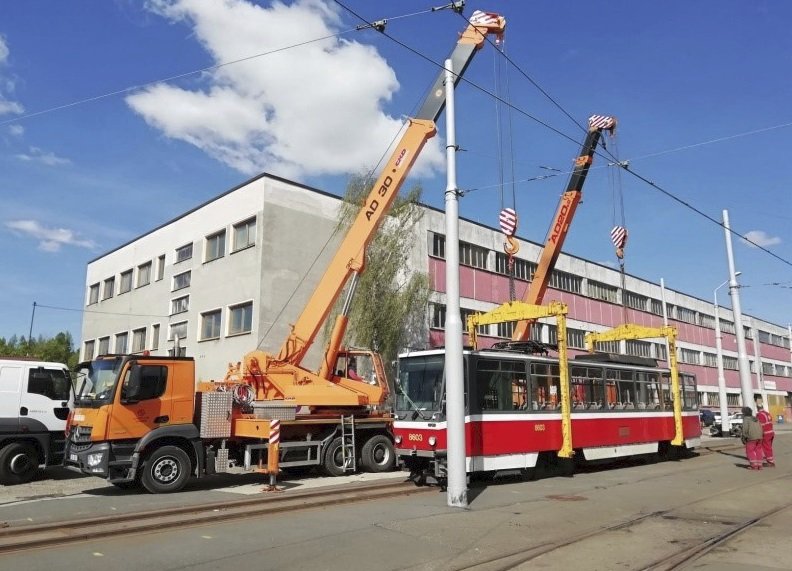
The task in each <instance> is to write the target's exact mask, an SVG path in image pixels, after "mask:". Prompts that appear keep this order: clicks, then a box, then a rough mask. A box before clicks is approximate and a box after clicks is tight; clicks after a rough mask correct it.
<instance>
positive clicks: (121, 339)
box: [115, 332, 129, 355]
mask: <svg viewBox="0 0 792 571" xmlns="http://www.w3.org/2000/svg"><path fill="white" fill-rule="evenodd" d="M128 340H129V333H126V332H125V333H117V334H116V338H115V352H116V353H118V354H119V355H123V354H124V353H126V352H127V341H128Z"/></svg>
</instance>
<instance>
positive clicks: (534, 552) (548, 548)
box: [449, 474, 792, 571]
mask: <svg viewBox="0 0 792 571" xmlns="http://www.w3.org/2000/svg"><path fill="white" fill-rule="evenodd" d="M649 479H652V478H649ZM784 479H787V480H788V479H789V475H788V474H780V475H778V476H776V477H773V478H770V479H768V480H766V482H772V481H776V480H784ZM643 480H647V479H643ZM739 489H741V487H737V486H735V487H731V488H727V489H723V490H720V491H718V492H717V493H714V494H708V495H705V496H702V497H700V498H698V499H697V500H696V502H694V503H703V502H705V501H709V500H712V499H715V498H718V497H721V496H727V495H728V494H730V493H733V492H735V491H737V490H739ZM578 493H585V492H581V491H579V492H578ZM689 506H690V504H687V506H686V507H689ZM681 507H684V506H677V507H672V508H669V509H664V510H657V511H652V512H649V513H645V514H640V515H637V516H634V517H631V518H628V519H624V520H622V521H618V522H615V523H611V524H609V525H605V526H603V527H598V528H596V529H590V530H587V531H584V532H582V533H579V534H575V535H572V536H569V537H566V538H565V539H563V540H561V541H555V542H552V543H546V544H542V545H531V546H528V547H524V548H521V549H516V550H513V551H511V552H509V553H506V554H502V555H498V556H496V557H492V558H487V559H483V560H479V561H475V562H471V563H470V564H465V565H461V566H450V567H449V569H452V570H453V571H511V570H514V569H523V568H526V567H525V566H526V565H528V564H530V563H532V562H536V561H537V560H538V559H540V558H542V557H545V556H548V555H550V554H552V553H554V552H560V551H561V550H563V549H566V548H569V547H573V546H576V545H579V544H582V543H583V542H585V541H588V540H592V539H596V538H600V537H604V536H607V535H608V534H611V533H614V532H619V531H622V530H630V529H631V528H634V527H636V526H638V525H640V524H642V523H644V522H649V521H652V520H659V519H674V520H682V519H685V518H684V517H676V516H674V515H673V512H674V511H675V510H677V509H679V508H681ZM790 508H792V502H788V503H785V504H783V505H781V506H777V507H775V508H773V509H770V510H767V511H765V512H762V513H760V514H758V515H756V516H753V517H750V518H747V519H743V520H740V521H734V522H732V521H727V522H726V523H723V522H721V523H722V525H726V528H727V529H725V530H723V531H721V532H719V533H714V534H710V535H707V536H706V537H704V538H701V539H700V540H698V541H696V542H694V543H693V544H692V545H687V546H686V547H685V548H684V549H678V550H675V551H673V552H672V553H669V554H667V555H665V556H663V557H659V558H656V559H654V560H651V561H647V562H645V563H643V564H642V565H641V566H637V567H635V569H636V570H640V571H672V570H674V569H681V568H683V567H684V565H686V564H687V563H690V562H692V561H695V560H696V559H698V558H700V557H702V556H704V555H706V554H707V553H708V552H710V551H711V550H713V549H715V548H717V547H719V546H721V545H723V544H725V543H727V542H728V541H729V540H730V539H732V538H734V537H736V536H738V535H739V534H741V533H743V532H745V531H746V530H748V529H750V528H751V527H753V526H755V525H757V524H760V523H761V522H763V521H764V520H766V519H768V518H770V517H772V516H774V515H776V514H778V513H780V512H782V511H784V510H786V509H790Z"/></svg>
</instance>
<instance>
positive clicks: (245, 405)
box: [64, 2, 506, 493]
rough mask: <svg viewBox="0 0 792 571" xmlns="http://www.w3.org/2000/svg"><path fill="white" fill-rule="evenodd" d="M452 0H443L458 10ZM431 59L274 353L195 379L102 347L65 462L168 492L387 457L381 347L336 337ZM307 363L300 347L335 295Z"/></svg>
mask: <svg viewBox="0 0 792 571" xmlns="http://www.w3.org/2000/svg"><path fill="white" fill-rule="evenodd" d="M462 5H463V3H462V2H454V3H453V4H452V5H450V6H453V7H454V9H457V8H458V9H460V10H461V7H462ZM505 25H506V21H505V19H504V18H503V17H501V16H499V15H497V14H492V13H485V12H479V11H477V12H474V14H473V15H472V16H471V18H470V21H469V25H468V26H467V28H466V30H465V31H464V32H463V33H462V34H461V35H460V36H459V39H458V41H457V44H456V47H455V49H454V51H453V53H452V55H451V60H452V62H453V69H454V71H455V74H456V75H455V81H454V82H455V83H458V82H459V80H460V78H461V76H462V74H463V73H464V71H465V69H466V68H467V66H468V64H469V63H470V61H471V60H472V58H473V56H474V55H475V53H476V52H477V51H478V50H479V49H480V48H481V47H482V46H483V45H484V43H485V40H486V37H487V35H488V34H497V35H500V34H502V33H503V31H504V28H505ZM444 82H445V70H442V71H441V72H440V73H439V74H438V76H437V78H436V80H435V83H434V86H433V88H432V89H431V90H430V91H429V94H428V95H427V97H426V99H425V100H424V102H423V105H422V106H421V108H420V109H419V112H418V113H417V115H416V117H414V118H412V119H410V120H409V122H408V125H407V128H406V129H405V132H404V134H403V135H402V138H401V140H400V141H399V143H398V144H397V145H396V147H395V150H394V152H393V154H392V155H391V157H390V159H389V160H388V162H387V163H386V164H385V167H384V169H383V171H382V172H381V174H380V175H379V178H378V179H377V181H376V182H375V183H374V184H373V186H372V188H371V191H370V192H369V195H368V197H367V199H366V200H365V202H364V204H363V207H362V208H361V210H360V211H359V212H358V215H357V217H356V218H355V221H354V222H353V223H352V226H351V227H350V229H349V231H348V232H347V235H346V237H345V238H344V239H343V241H342V242H341V244H340V245H339V248H338V250H337V251H336V253H335V255H334V257H333V259H332V260H331V261H330V264H329V265H328V268H327V270H326V271H325V274H324V276H323V277H322V279H321V280H320V281H319V284H318V286H317V288H316V290H315V291H314V293H313V295H312V296H311V297H310V298H309V300H308V303H307V304H306V306H305V308H304V309H303V311H302V313H301V315H300V316H299V318H298V319H297V321H296V322H295V324H294V325H293V326H292V331H291V333H290V334H289V336H288V337H287V339H286V340H285V341H284V343H283V344H282V346H281V349H280V351H279V353H278V354H277V355H270V354H268V353H265V352H264V351H260V350H255V351H252V352H250V353H248V354H247V355H245V356H244V359H243V361H241V362H240V363H239V364H238V365H237V366H236V367H230V368H229V371H228V373H227V374H226V376H225V378H224V379H223V380H222V381H219V382H202V383H198V385H197V386H196V384H195V366H194V362H193V360H192V359H191V358H186V357H161V356H150V355H105V356H100V357H98V358H97V359H95V360H93V361H91V362H88V363H83V364H82V365H80V374H81V376H82V383H81V385H80V390H79V391H78V393H77V397H76V408H75V410H74V412H73V413H72V415H70V417H69V421H68V424H67V442H66V452H65V458H64V465H65V466H67V467H69V468H72V469H74V470H78V471H80V472H82V473H85V474H91V475H94V476H99V477H102V478H105V479H106V480H108V481H109V482H110V483H112V484H114V485H116V486H119V487H124V488H126V487H136V486H138V485H142V486H143V487H144V488H145V489H146V490H148V491H149V492H151V493H164V492H176V491H179V490H180V489H182V488H183V487H184V485H185V484H186V482H187V480H188V478H189V477H190V475H191V474H195V475H196V476H203V475H209V474H213V473H217V472H225V471H227V470H228V469H229V466H230V464H231V463H232V462H233V463H235V464H237V465H244V466H245V467H246V468H254V469H258V470H259V471H261V472H263V473H267V474H269V475H270V485H271V486H272V485H274V475H275V474H277V472H278V471H279V470H280V468H281V467H283V468H288V467H292V466H320V467H322V468H323V470H324V472H325V473H327V474H329V475H340V474H343V473H344V472H348V471H354V470H356V469H357V463H358V459H359V461H360V464H361V466H362V467H363V468H365V469H367V470H369V471H373V472H379V471H385V470H389V469H391V468H392V467H393V466H394V464H395V451H394V448H393V438H392V426H393V417H392V415H391V413H390V411H389V410H388V409H387V407H386V403H387V399H388V395H389V387H388V382H387V379H386V376H385V370H384V367H383V366H382V359H381V357H380V356H379V355H378V354H376V353H373V352H371V351H350V350H345V349H342V348H341V342H342V340H343V338H344V334H345V331H346V325H347V317H346V312H347V310H348V308H349V303H348V302H349V296H351V295H352V293H354V289H355V283H356V280H357V276H358V274H359V273H360V272H362V271H363V269H364V267H365V250H366V247H367V246H368V244H369V243H370V242H371V240H372V238H373V236H374V234H375V233H376V231H377V228H378V227H379V225H380V224H381V223H382V220H383V217H384V216H385V214H386V212H387V211H388V210H389V209H390V207H391V205H392V204H393V201H394V199H395V198H396V195H397V194H398V192H399V189H400V187H401V185H402V184H403V182H404V180H405V179H406V177H407V174H408V173H409V171H410V168H411V167H412V165H413V163H414V162H415V160H416V159H417V157H418V155H419V154H420V152H421V150H422V149H423V147H424V145H425V144H426V142H427V141H428V140H429V139H430V138H431V137H432V136H434V134H435V133H436V127H435V121H436V120H437V118H438V117H439V115H440V113H441V112H442V110H443V108H444V106H445V91H444V89H441V88H440V87H441V86H442V85H443V83H444ZM347 286H348V289H347V300H346V301H347V303H345V304H344V311H343V312H342V313H341V315H339V316H338V317H337V318H336V321H335V324H334V327H333V330H332V333H331V334H330V341H329V343H328V346H327V348H326V350H325V353H324V358H323V360H322V363H321V365H320V369H319V370H318V371H317V372H313V371H309V370H307V369H306V368H305V367H304V366H303V358H304V356H305V354H306V352H307V351H308V349H309V348H310V346H311V344H312V343H313V341H314V340H315V338H316V335H317V334H318V332H319V330H320V329H321V328H322V326H323V325H324V323H325V322H326V320H327V317H328V315H329V313H330V311H331V309H332V308H333V306H334V305H335V303H336V301H337V300H338V298H339V296H340V295H341V293H342V291H343V290H344V288H345V287H347ZM351 357H356V359H357V360H358V361H360V360H361V359H368V360H369V362H370V367H369V370H370V371H371V372H370V375H369V376H368V382H362V381H361V380H358V379H354V378H350V376H351V375H350V374H349V373H348V369H347V365H348V363H349V361H350V359H351Z"/></svg>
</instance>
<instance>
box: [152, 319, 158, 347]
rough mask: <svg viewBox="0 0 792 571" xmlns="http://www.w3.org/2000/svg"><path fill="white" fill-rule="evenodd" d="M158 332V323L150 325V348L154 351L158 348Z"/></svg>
mask: <svg viewBox="0 0 792 571" xmlns="http://www.w3.org/2000/svg"><path fill="white" fill-rule="evenodd" d="M159 332H160V326H159V323H156V324H154V325H152V326H151V350H152V351H156V350H157V349H159Z"/></svg>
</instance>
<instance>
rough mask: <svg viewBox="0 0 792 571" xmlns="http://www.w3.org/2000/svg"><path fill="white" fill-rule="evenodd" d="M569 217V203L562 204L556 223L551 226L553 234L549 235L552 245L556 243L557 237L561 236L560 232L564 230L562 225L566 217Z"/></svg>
mask: <svg viewBox="0 0 792 571" xmlns="http://www.w3.org/2000/svg"><path fill="white" fill-rule="evenodd" d="M568 215H569V203H568V202H566V201H565V202H564V204H563V205H562V206H561V210H559V212H558V219H557V220H556V223H555V224H554V225H553V233H552V234H551V235H550V239H551V240H552V241H553V243H557V242H558V236H559V235H560V234H561V231H562V230H563V229H564V224H565V223H566V220H567V216H568Z"/></svg>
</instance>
